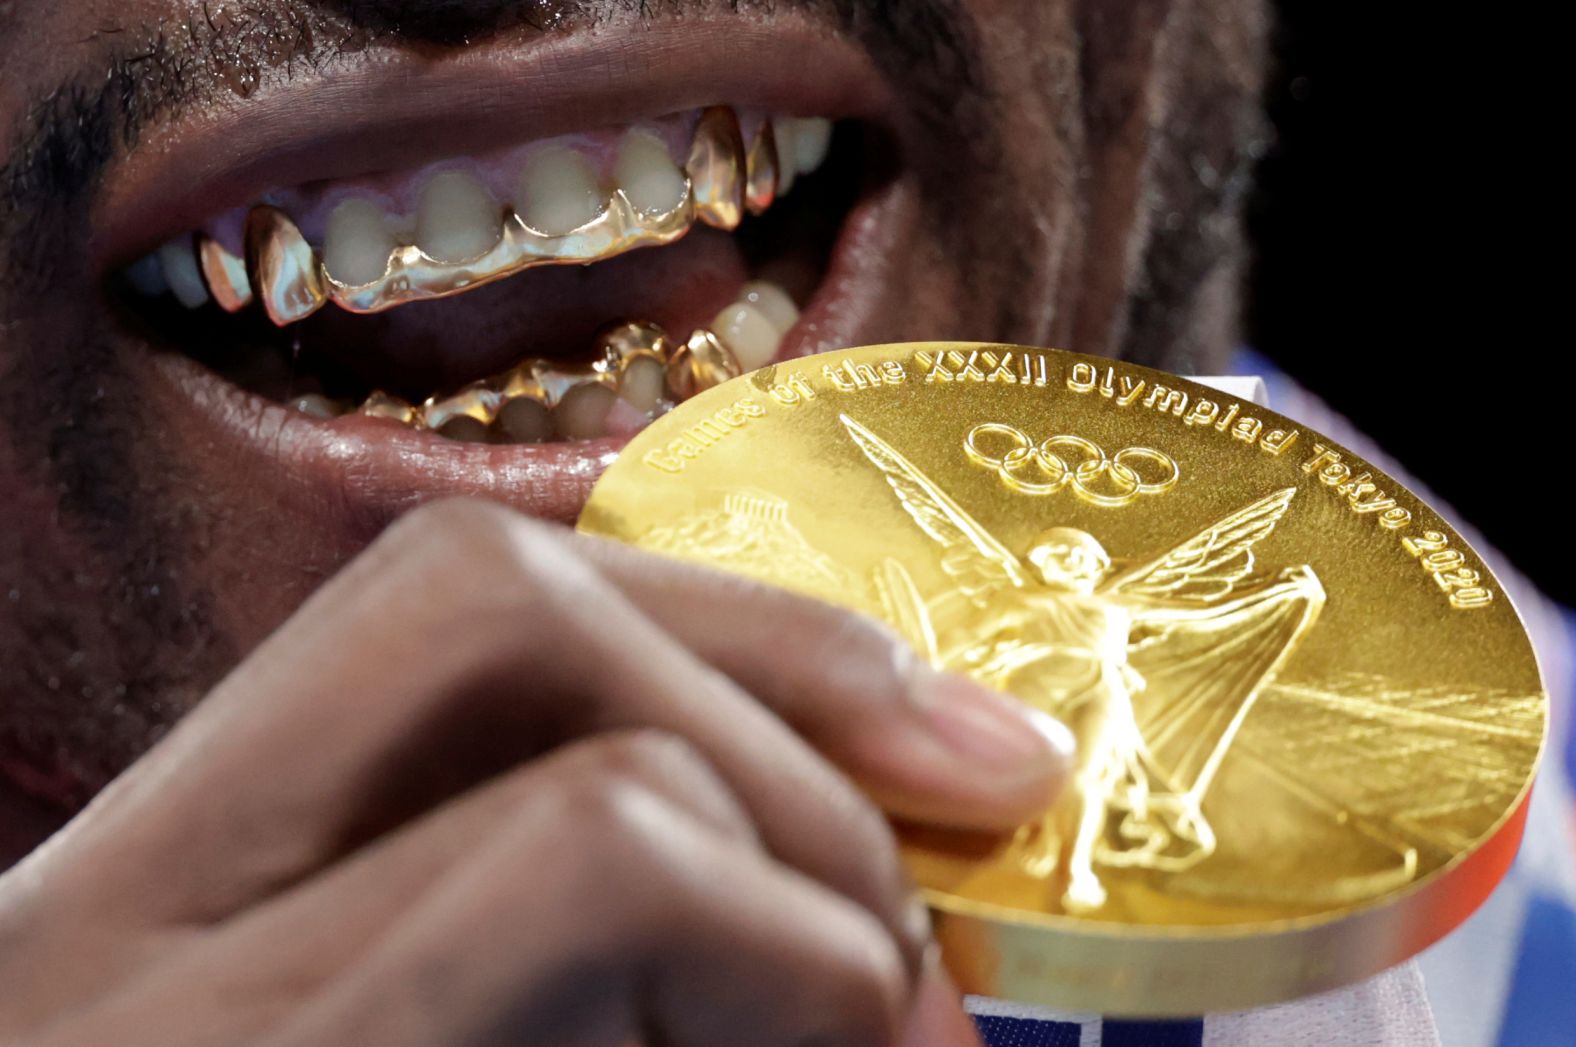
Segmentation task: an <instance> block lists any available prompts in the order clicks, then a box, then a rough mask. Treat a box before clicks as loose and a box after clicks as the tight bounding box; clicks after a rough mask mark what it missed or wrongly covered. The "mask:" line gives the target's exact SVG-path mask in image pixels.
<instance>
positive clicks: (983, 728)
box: [914, 670, 1076, 767]
mask: <svg viewBox="0 0 1576 1047" xmlns="http://www.w3.org/2000/svg"><path fill="white" fill-rule="evenodd" d="M914 690H915V694H914V697H915V700H916V701H917V702H918V704H919V706H920V708H921V709H922V710H923V711H924V713H925V715H926V716H927V717H928V718H929V720H930V725H931V728H932V729H933V730H934V731H935V733H936V735H937V737H939V738H940V739H941V740H942V741H943V742H944V743H945V744H946V745H948V746H949V747H950V748H952V749H953V750H954V751H955V752H957V753H959V754H960V755H962V756H965V757H968V758H970V759H973V760H985V761H1003V762H1010V763H1014V764H1020V765H1022V764H1028V763H1038V764H1052V765H1055V766H1058V767H1060V766H1065V765H1066V764H1067V763H1068V762H1069V761H1070V760H1071V758H1072V754H1073V750H1074V748H1075V747H1076V743H1075V741H1074V739H1073V735H1072V732H1071V731H1069V730H1068V729H1067V728H1066V727H1065V726H1063V725H1062V724H1061V723H1060V722H1059V721H1057V720H1055V719H1053V718H1052V717H1050V716H1047V715H1046V714H1045V713H1043V712H1041V711H1040V710H1038V709H1035V708H1032V707H1031V706H1028V705H1025V704H1024V703H1023V702H1020V701H1018V700H1017V699H1016V698H1011V697H1008V696H1007V695H1004V694H999V693H997V692H996V691H993V690H991V689H990V688H988V687H982V686H980V685H979V684H977V683H975V682H974V681H973V680H970V679H968V678H967V677H965V676H958V675H955V674H952V673H940V672H934V671H931V670H922V671H921V672H920V674H919V678H918V679H917V680H916V681H915V688H914Z"/></svg>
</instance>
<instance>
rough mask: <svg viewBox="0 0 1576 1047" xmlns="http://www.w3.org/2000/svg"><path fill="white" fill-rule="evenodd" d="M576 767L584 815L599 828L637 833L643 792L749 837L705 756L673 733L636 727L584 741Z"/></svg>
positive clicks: (644, 825) (642, 826)
mask: <svg viewBox="0 0 1576 1047" xmlns="http://www.w3.org/2000/svg"><path fill="white" fill-rule="evenodd" d="M585 748H586V749H587V753H586V758H585V760H584V763H583V765H582V767H581V768H580V769H579V772H578V773H579V777H580V780H581V788H583V789H586V790H587V791H588V793H589V795H588V796H587V797H585V800H586V803H587V806H588V807H589V808H590V816H591V817H592V818H593V819H594V820H595V821H596V822H597V823H598V824H600V825H602V826H603V827H604V828H611V829H614V830H616V831H618V832H620V833H625V832H627V833H630V834H631V835H633V836H635V837H637V838H638V837H639V834H640V832H642V831H645V830H648V829H649V828H650V824H651V821H650V819H646V818H641V819H639V820H638V824H636V822H637V819H636V817H635V816H636V814H637V813H639V812H641V811H643V810H646V809H648V805H643V804H641V803H637V802H635V801H636V800H640V801H644V799H645V798H646V797H647V796H655V797H658V798H659V799H660V800H661V802H662V803H663V804H665V805H667V806H668V807H669V808H672V809H676V810H681V811H683V812H685V813H687V814H689V815H691V816H693V817H698V818H700V819H701V820H702V821H704V822H705V823H706V824H707V825H709V826H711V827H712V828H713V829H720V830H721V831H723V832H725V833H727V834H729V835H731V836H735V837H742V838H754V835H755V829H754V825H753V823H752V822H751V820H750V818H749V816H748V815H747V814H746V813H745V811H744V808H743V807H742V806H741V804H740V803H739V801H738V800H737V799H736V798H735V797H734V795H733V792H732V790H731V789H730V788H729V787H728V785H727V784H726V783H725V782H724V781H723V779H722V777H721V775H719V774H718V773H717V771H716V770H715V769H714V768H713V766H712V764H711V763H710V761H709V760H707V759H706V757H705V756H704V755H703V754H702V753H701V751H700V750H699V749H697V748H696V747H695V746H694V745H692V744H691V743H690V742H689V741H687V740H686V739H684V738H682V737H681V736H679V735H677V734H673V733H670V732H667V731H661V730H655V729H640V730H632V731H625V732H621V733H619V734H615V735H609V736H606V737H603V738H601V739H598V740H597V741H595V742H592V743H587V744H586V746H585Z"/></svg>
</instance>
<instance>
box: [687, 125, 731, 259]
mask: <svg viewBox="0 0 1576 1047" xmlns="http://www.w3.org/2000/svg"><path fill="white" fill-rule="evenodd" d="M744 166H745V157H744V137H743V135H742V134H741V133H740V131H739V118H738V117H737V116H735V115H734V113H733V110H732V109H730V108H728V107H727V106H712V107H711V108H710V109H707V110H706V111H705V112H704V113H702V114H701V117H700V123H699V125H698V126H697V127H696V128H695V137H694V138H693V139H692V140H691V142H690V154H689V162H688V163H686V164H685V165H684V169H685V170H686V171H687V172H688V174H689V177H690V186H691V193H692V194H693V195H694V197H695V214H696V217H698V218H699V219H700V220H701V221H703V222H705V223H706V224H707V225H710V226H715V227H716V228H718V229H728V230H733V229H737V228H738V227H739V223H740V222H741V221H743V220H744Z"/></svg>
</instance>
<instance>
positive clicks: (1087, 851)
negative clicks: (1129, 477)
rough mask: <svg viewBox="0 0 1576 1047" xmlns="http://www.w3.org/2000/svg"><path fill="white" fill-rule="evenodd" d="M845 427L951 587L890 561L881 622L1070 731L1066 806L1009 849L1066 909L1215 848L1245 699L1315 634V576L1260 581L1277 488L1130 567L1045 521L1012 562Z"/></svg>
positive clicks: (867, 438)
mask: <svg viewBox="0 0 1576 1047" xmlns="http://www.w3.org/2000/svg"><path fill="white" fill-rule="evenodd" d="M842 422H843V425H844V427H845V428H846V429H847V430H848V433H849V435H850V436H851V437H852V438H853V440H854V443H855V444H857V445H858V447H859V449H860V450H861V451H863V452H864V455H865V457H866V458H868V459H869V460H870V462H871V463H872V464H873V465H875V467H876V468H877V469H879V470H880V471H881V473H882V475H883V477H884V478H885V479H886V481H887V483H888V484H889V485H890V486H891V488H892V490H893V492H894V493H895V494H896V495H897V498H898V501H899V502H900V503H901V505H902V507H903V508H904V510H906V511H907V513H908V515H909V516H910V517H911V518H912V519H913V521H914V522H915V523H916V524H917V525H918V526H919V528H920V529H921V530H922V531H924V533H925V534H927V535H928V536H929V537H930V538H931V539H933V540H934V541H935V542H936V543H937V545H939V546H940V564H941V567H942V569H943V570H944V571H945V573H946V574H947V575H948V576H949V577H950V578H951V579H953V581H954V582H955V583H956V585H955V587H953V588H952V589H951V590H950V591H948V592H944V593H941V594H938V595H936V596H934V597H933V598H931V599H928V600H927V599H926V598H925V597H924V596H922V595H921V594H920V592H919V589H918V587H917V586H916V585H915V583H914V581H913V578H912V576H911V575H910V574H909V572H908V571H907V569H906V568H904V567H903V565H902V564H901V563H899V562H898V561H896V560H893V559H888V560H886V561H885V562H884V563H883V564H882V566H881V567H880V568H878V569H877V572H876V575H877V577H876V584H877V589H878V590H879V592H880V595H881V599H882V603H883V605H884V607H885V610H886V613H887V616H888V618H889V619H891V620H892V622H893V623H894V624H896V625H897V626H898V627H899V628H900V629H901V630H902V631H903V632H904V633H905V634H906V635H907V636H908V638H909V639H910V640H911V642H913V643H914V644H915V645H916V646H917V647H918V648H919V649H920V650H921V651H922V652H923V653H924V654H926V655H927V656H928V657H929V658H930V659H931V661H932V662H933V663H934V664H936V665H938V666H940V667H943V668H946V669H951V670H954V671H960V672H966V673H968V674H969V675H971V676H973V677H974V678H976V679H979V680H981V681H983V682H985V683H988V684H990V685H991V686H994V687H997V688H998V689H1000V690H1003V691H1007V692H1009V693H1011V694H1014V695H1016V696H1017V697H1019V698H1020V699H1022V700H1023V701H1026V702H1028V703H1030V704H1031V705H1034V706H1036V707H1038V708H1040V709H1043V710H1044V711H1045V712H1047V713H1049V714H1050V715H1052V716H1054V717H1056V718H1057V719H1059V720H1061V721H1062V722H1063V723H1065V724H1066V725H1067V726H1068V727H1069V728H1070V729H1071V730H1072V731H1073V733H1074V734H1075V735H1076V736H1077V739H1078V756H1077V763H1076V766H1075V770H1074V775H1073V787H1072V789H1070V790H1069V795H1068V796H1066V797H1065V798H1064V799H1063V800H1062V801H1061V802H1059V803H1057V804H1056V806H1055V807H1054V808H1052V809H1051V810H1050V811H1049V812H1047V814H1046V816H1045V817H1044V818H1043V819H1042V820H1040V821H1039V822H1038V823H1036V824H1031V825H1028V826H1025V827H1023V828H1022V829H1021V830H1020V831H1019V833H1018V835H1017V837H1016V838H1015V840H1014V842H1013V846H1014V848H1015V849H1016V851H1017V859H1018V862H1019V864H1020V866H1021V867H1022V868H1023V869H1024V870H1025V871H1026V872H1027V873H1029V874H1030V875H1033V876H1036V877H1038V878H1041V879H1045V880H1048V881H1054V882H1055V884H1056V886H1057V887H1058V888H1059V889H1060V890H1061V891H1062V906H1063V908H1064V909H1065V910H1066V911H1068V912H1074V913H1079V912H1088V911H1090V910H1093V909H1097V908H1099V907H1100V906H1102V905H1104V904H1105V902H1106V897H1107V892H1106V889H1105V887H1104V885H1103V884H1102V883H1101V880H1100V877H1099V875H1098V874H1097V872H1096V867H1097V866H1111V867H1127V868H1144V869H1154V870H1159V871H1162V872H1169V871H1180V870H1183V869H1187V868H1190V867H1192V866H1193V865H1196V864H1197V863H1198V862H1200V861H1202V860H1203V859H1205V858H1207V857H1208V856H1209V855H1211V854H1213V853H1214V852H1215V849H1216V839H1215V834H1214V830H1213V829H1212V828H1211V826H1210V824H1209V821H1208V820H1207V819H1206V818H1205V816H1204V812H1203V809H1202V804H1203V799H1204V796H1205V793H1206V792H1207V791H1208V789H1209V787H1210V783H1211V782H1212V780H1213V779H1214V777H1215V775H1216V772H1217V771H1218V770H1219V768H1220V765H1221V761H1222V760H1223V759H1224V758H1225V756H1226V754H1227V752H1228V750H1229V749H1230V747H1231V743H1232V740H1233V738H1234V737H1235V735H1236V733H1237V730H1238V728H1239V727H1240V726H1241V724H1242V721H1243V719H1244V717H1246V716H1247V714H1248V711H1249V709H1250V708H1251V707H1252V705H1253V702H1254V700H1255V699H1256V698H1257V696H1258V694H1259V692H1260V691H1261V690H1262V689H1263V687H1264V686H1265V685H1266V684H1267V683H1269V682H1270V680H1271V679H1272V678H1273V677H1274V675H1275V673H1276V672H1277V671H1278V670H1279V668H1280V666H1281V665H1282V664H1283V663H1284V662H1285V660H1286V659H1287V658H1288V657H1289V656H1290V654H1291V652H1292V651H1293V650H1294V649H1295V648H1296V647H1297V645H1298V644H1299V642H1300V641H1301V640H1302V638H1303V636H1305V635H1306V634H1307V632H1308V630H1309V628H1311V626H1312V625H1313V623H1314V621H1315V619H1316V618H1317V616H1318V614H1319V611H1320V609H1321V608H1322V607H1323V606H1324V600H1325V594H1324V588H1323V586H1322V585H1321V584H1320V582H1319V579H1318V577H1317V576H1316V575H1315V574H1314V571H1313V569H1312V568H1311V567H1309V566H1306V565H1304V566H1299V567H1290V568H1286V569H1284V570H1282V571H1280V572H1279V573H1276V574H1262V573H1255V570H1254V566H1255V564H1254V555H1253V548H1254V546H1255V545H1256V544H1257V543H1258V542H1260V541H1262V540H1263V539H1264V538H1265V537H1267V536H1268V535H1269V534H1270V533H1271V532H1272V531H1273V530H1274V529H1275V525H1276V524H1277V523H1278V522H1279V521H1280V519H1281V518H1282V517H1283V516H1284V515H1285V514H1286V511H1287V509H1288V508H1289V507H1290V505H1291V501H1292V498H1293V496H1294V495H1295V494H1296V489H1295V488H1286V489H1284V490H1280V491H1276V492H1275V493H1274V494H1271V495H1269V496H1267V497H1265V498H1262V499H1260V500H1259V501H1256V502H1254V503H1252V504H1251V505H1248V506H1246V507H1244V508H1242V509H1240V510H1238V511H1236V512H1234V513H1232V514H1230V515H1229V516H1227V517H1225V518H1224V519H1223V520H1220V521H1219V522H1218V523H1215V524H1214V525H1212V526H1210V527H1207V528H1205V529H1204V530H1203V531H1201V532H1199V533H1198V534H1196V535H1194V536H1192V537H1190V538H1188V539H1187V540H1186V541H1183V542H1182V543H1181V544H1179V545H1177V546H1176V547H1175V548H1172V549H1171V550H1169V551H1168V552H1164V553H1162V554H1160V555H1159V556H1157V557H1155V558H1154V559H1152V560H1150V561H1148V562H1145V563H1141V564H1139V565H1138V566H1135V567H1132V568H1129V569H1123V570H1120V571H1116V570H1114V569H1113V565H1112V562H1111V558H1110V556H1109V555H1108V554H1107V552H1106V550H1105V549H1104V547H1103V546H1102V545H1101V544H1100V542H1099V541H1098V540H1097V539H1096V538H1095V537H1094V536H1093V535H1091V534H1089V533H1087V532H1085V531H1081V530H1078V529H1075V528H1071V527H1051V528H1049V529H1047V530H1045V531H1043V532H1042V533H1040V534H1039V535H1038V536H1037V537H1036V538H1035V539H1034V541H1033V542H1032V543H1031V544H1030V547H1029V548H1028V550H1027V552H1026V554H1025V555H1024V557H1023V558H1022V559H1020V558H1019V557H1018V556H1016V555H1014V554H1013V553H1012V552H1010V551H1009V550H1008V549H1007V548H1006V547H1005V546H1003V545H1002V544H1001V543H1000V542H999V541H997V539H996V538H995V537H993V536H992V535H991V534H990V533H989V532H988V531H987V530H986V529H985V528H984V527H983V526H981V525H980V524H979V523H978V522H977V521H976V520H975V519H974V518H973V517H971V516H970V515H969V514H968V513H967V512H965V511H964V510H963V509H962V508H961V507H960V506H959V505H958V504H957V503H956V502H954V501H953V500H952V499H951V498H950V497H949V496H948V495H947V494H946V493H945V492H944V491H942V490H941V489H940V488H939V487H937V486H936V484H935V483H934V482H932V481H931V480H930V479H929V478H928V477H926V476H925V475H924V474H923V473H922V472H920V470H919V469H917V468H916V467H915V466H914V465H913V463H911V462H910V461H908V459H906V458H904V457H903V455H902V454H900V453H899V452H898V451H897V450H896V449H894V448H893V447H891V446H890V445H888V444H887V443H886V442H885V441H883V440H882V439H881V438H880V437H878V436H876V435H875V434H874V433H872V432H871V431H870V430H869V429H866V428H865V427H864V426H862V425H860V424H859V423H858V422H856V421H854V420H853V419H852V418H849V417H848V416H847V415H844V416H842Z"/></svg>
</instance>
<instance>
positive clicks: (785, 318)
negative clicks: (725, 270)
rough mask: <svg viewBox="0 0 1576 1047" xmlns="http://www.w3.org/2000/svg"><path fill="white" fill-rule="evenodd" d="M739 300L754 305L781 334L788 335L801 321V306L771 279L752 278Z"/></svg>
mask: <svg viewBox="0 0 1576 1047" xmlns="http://www.w3.org/2000/svg"><path fill="white" fill-rule="evenodd" d="M739 301H740V302H742V303H744V304H746V305H753V306H754V307H755V310H756V312H758V313H760V314H761V315H762V316H764V317H766V319H768V320H770V321H771V324H772V326H773V327H775V328H777V333H778V334H779V335H786V334H787V333H788V332H789V331H791V330H793V325H794V324H796V323H798V322H799V307H798V306H797V305H795V304H794V302H793V299H792V298H790V297H788V292H787V291H784V290H783V289H782V288H781V287H779V286H777V285H776V284H774V283H772V282H771V281H770V280H752V281H751V282H750V283H747V284H745V285H744V290H743V291H742V292H740V294H739Z"/></svg>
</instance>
